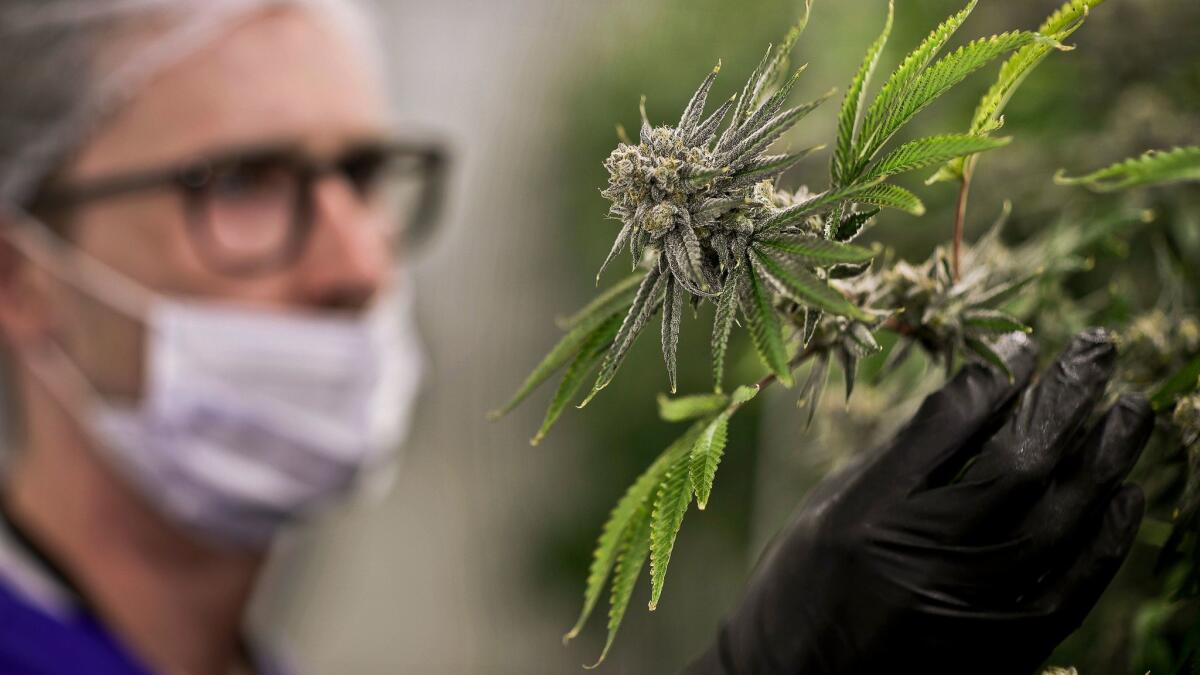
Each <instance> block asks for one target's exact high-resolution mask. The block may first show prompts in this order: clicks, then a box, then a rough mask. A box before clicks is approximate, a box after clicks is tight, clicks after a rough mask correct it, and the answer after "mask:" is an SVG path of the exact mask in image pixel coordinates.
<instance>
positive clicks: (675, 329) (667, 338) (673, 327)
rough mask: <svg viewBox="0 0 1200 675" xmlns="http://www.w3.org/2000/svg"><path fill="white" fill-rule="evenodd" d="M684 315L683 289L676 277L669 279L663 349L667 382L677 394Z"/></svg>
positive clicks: (664, 305)
mask: <svg viewBox="0 0 1200 675" xmlns="http://www.w3.org/2000/svg"><path fill="white" fill-rule="evenodd" d="M682 313H683V288H682V287H680V286H679V284H677V283H675V279H674V277H671V278H668V279H667V295H666V299H665V300H664V301H663V320H662V349H663V361H665V362H666V364H667V380H668V381H669V382H670V384H671V393H672V394H674V393H675V350H676V347H677V346H678V345H679V322H680V317H681V315H682Z"/></svg>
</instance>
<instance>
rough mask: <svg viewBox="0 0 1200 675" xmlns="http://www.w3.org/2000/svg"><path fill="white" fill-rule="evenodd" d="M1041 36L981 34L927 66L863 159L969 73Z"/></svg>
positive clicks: (866, 146)
mask: <svg viewBox="0 0 1200 675" xmlns="http://www.w3.org/2000/svg"><path fill="white" fill-rule="evenodd" d="M1038 37H1039V36H1037V35H1036V34H1035V33H1031V32H1028V31H1011V32H1008V33H1000V34H999V35H992V36H990V37H986V38H979V39H977V40H973V41H971V42H969V43H967V44H965V45H963V46H962V47H959V48H958V49H956V50H954V51H953V52H951V53H949V54H947V55H946V56H944V57H942V58H941V59H940V60H938V61H937V63H934V64H933V65H932V66H929V67H928V68H926V69H925V70H923V71H922V72H921V73H920V74H919V75H918V76H917V77H916V79H915V80H914V81H913V82H912V86H911V88H910V89H909V90H908V91H907V92H906V93H905V96H904V97H903V98H902V99H900V100H898V101H897V102H896V106H895V108H894V109H893V110H891V111H890V112H889V113H888V114H887V116H886V117H885V118H884V119H883V121H882V122H881V123H880V124H879V126H878V127H876V128H875V129H873V130H872V134H871V136H870V137H869V138H867V139H866V140H865V141H864V143H863V147H862V149H861V151H860V154H859V159H860V162H863V163H865V162H867V161H869V160H870V158H871V157H873V156H874V155H875V153H876V152H878V150H879V148H880V147H882V146H883V144H884V143H887V141H888V139H890V138H891V137H892V135H893V134H895V133H896V131H898V130H899V129H900V128H901V127H902V126H904V125H905V124H907V123H908V121H909V120H911V119H912V118H913V116H915V115H916V114H917V113H919V112H921V111H922V110H924V109H925V107H926V106H928V105H929V104H930V103H932V102H933V101H934V99H936V98H937V97H939V96H941V95H942V94H944V93H946V92H947V91H948V90H949V89H950V88H951V87H953V86H954V85H956V84H958V83H959V82H962V81H963V80H964V79H965V78H966V77H967V76H968V75H970V74H971V73H973V72H975V71H976V70H978V69H980V68H982V67H983V66H985V65H987V64H988V63H989V62H990V61H992V60H993V59H995V58H996V57H998V56H1000V55H1001V54H1004V53H1006V52H1009V51H1012V50H1013V49H1017V48H1019V47H1022V46H1024V45H1026V44H1029V43H1030V42H1033V41H1034V40H1035V39H1036V38H1038ZM1043 39H1044V38H1043Z"/></svg>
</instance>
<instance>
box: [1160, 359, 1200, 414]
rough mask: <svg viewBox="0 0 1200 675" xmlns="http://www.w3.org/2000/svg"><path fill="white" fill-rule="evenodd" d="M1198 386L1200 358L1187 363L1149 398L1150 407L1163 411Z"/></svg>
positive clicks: (1199, 381) (1199, 380)
mask: <svg viewBox="0 0 1200 675" xmlns="http://www.w3.org/2000/svg"><path fill="white" fill-rule="evenodd" d="M1198 384H1200V357H1196V358H1194V359H1192V360H1191V361H1189V362H1188V364H1187V365H1186V366H1184V367H1183V368H1181V369H1180V370H1178V371H1176V372H1175V373H1174V374H1172V375H1171V377H1169V378H1167V381H1166V382H1164V383H1163V384H1162V386H1160V387H1159V388H1158V390H1156V391H1155V392H1154V394H1153V395H1152V396H1151V397H1150V405H1151V407H1153V408H1154V409H1155V410H1159V411H1162V410H1165V409H1167V408H1169V407H1170V406H1172V405H1174V403H1175V400H1176V399H1178V398H1179V397H1180V396H1184V395H1187V394H1190V393H1192V392H1193V391H1195V390H1196V389H1197V386H1198Z"/></svg>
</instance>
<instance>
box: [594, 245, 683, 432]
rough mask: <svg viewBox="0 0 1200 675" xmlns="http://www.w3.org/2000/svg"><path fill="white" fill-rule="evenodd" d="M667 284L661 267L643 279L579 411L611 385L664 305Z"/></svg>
mask: <svg viewBox="0 0 1200 675" xmlns="http://www.w3.org/2000/svg"><path fill="white" fill-rule="evenodd" d="M665 285H666V278H665V276H664V275H663V273H662V268H661V267H655V268H654V269H653V270H651V271H650V272H649V273H648V274H646V277H645V278H644V279H642V283H641V285H640V286H638V291H637V295H635V296H634V298H633V304H632V305H631V306H630V307H629V313H628V314H626V315H625V321H624V322H623V323H622V324H621V329H620V330H619V331H617V336H616V337H615V338H613V344H612V347H611V348H609V350H608V353H607V354H605V356H604V362H603V363H601V364H600V374H599V375H597V376H596V383H595V384H593V385H592V391H591V393H590V394H588V395H587V398H585V399H584V400H583V403H580V404H579V407H580V408H582V407H583V406H585V405H587V404H588V402H589V401H591V400H592V398H593V397H595V396H596V394H597V393H599V392H600V390H601V389H603V388H605V387H607V386H608V384H609V383H610V382H612V379H613V376H614V375H616V373H617V369H618V368H620V367H621V363H622V362H623V361H624V360H625V356H626V355H627V354H628V353H629V348H630V347H632V346H633V343H634V341H635V340H637V336H638V334H639V333H641V332H642V328H644V327H645V326H646V321H647V320H649V319H650V317H651V316H652V315H653V314H654V313H655V312H656V311H658V306H659V305H660V304H661V303H662V296H663V287H664V286H665Z"/></svg>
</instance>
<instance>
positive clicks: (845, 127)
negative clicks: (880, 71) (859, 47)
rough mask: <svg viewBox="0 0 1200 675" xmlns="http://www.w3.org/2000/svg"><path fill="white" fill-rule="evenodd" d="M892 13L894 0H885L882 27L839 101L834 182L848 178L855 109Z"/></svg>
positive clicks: (855, 126) (889, 29) (855, 127)
mask: <svg viewBox="0 0 1200 675" xmlns="http://www.w3.org/2000/svg"><path fill="white" fill-rule="evenodd" d="M894 15H895V6H894V3H893V2H892V0H888V13H887V20H886V21H884V24H883V31H882V32H880V33H879V37H877V38H875V42H873V43H872V44H871V46H870V47H869V48H868V49H867V54H866V56H865V57H864V58H863V62H862V65H861V66H859V68H858V72H857V73H855V75H854V79H853V80H851V81H850V86H849V87H847V89H846V98H845V99H843V101H842V110H841V114H839V115H838V131H837V147H836V148H835V149H834V153H833V166H832V168H831V170H830V173H832V175H833V182H834V184H835V185H845V184H846V183H848V182H849V179H850V176H849V175H848V169H849V168H850V166H851V165H852V164H853V163H854V136H855V133H856V132H857V130H858V124H859V118H860V114H859V111H860V110H861V108H862V104H863V102H864V100H865V99H866V93H867V85H868V84H869V83H870V81H871V74H872V73H873V72H874V71H875V66H876V65H878V63H879V56H880V54H882V53H883V46H884V45H885V44H887V39H888V36H889V35H890V34H891V32H892V19H893V17H894Z"/></svg>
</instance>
